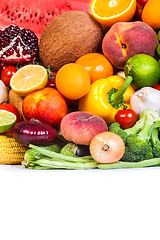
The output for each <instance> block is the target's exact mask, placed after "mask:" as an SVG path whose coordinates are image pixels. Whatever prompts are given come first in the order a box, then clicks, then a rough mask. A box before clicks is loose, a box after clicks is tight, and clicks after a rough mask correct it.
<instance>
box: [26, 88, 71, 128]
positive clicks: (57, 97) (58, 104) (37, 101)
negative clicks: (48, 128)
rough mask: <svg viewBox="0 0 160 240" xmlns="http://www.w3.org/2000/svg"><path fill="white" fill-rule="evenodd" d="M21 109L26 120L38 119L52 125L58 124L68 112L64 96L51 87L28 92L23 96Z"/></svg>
mask: <svg viewBox="0 0 160 240" xmlns="http://www.w3.org/2000/svg"><path fill="white" fill-rule="evenodd" d="M22 109H23V114H24V116H25V118H26V119H27V120H30V119H32V118H34V119H38V120H39V121H41V122H44V123H47V124H50V125H52V126H54V127H57V126H59V124H60V122H61V120H62V118H63V117H64V116H65V115H66V114H67V112H68V108H67V103H66V101H65V99H64V97H63V96H62V95H61V94H60V93H59V92H58V91H57V90H56V89H54V88H51V87H46V88H43V89H41V90H37V91H34V92H32V93H29V94H28V95H27V96H26V97H25V98H24V101H23V105H22Z"/></svg>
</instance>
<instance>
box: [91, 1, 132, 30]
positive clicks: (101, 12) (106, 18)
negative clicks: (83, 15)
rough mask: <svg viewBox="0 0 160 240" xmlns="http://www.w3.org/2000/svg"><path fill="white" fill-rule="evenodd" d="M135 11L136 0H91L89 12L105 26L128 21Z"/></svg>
mask: <svg viewBox="0 0 160 240" xmlns="http://www.w3.org/2000/svg"><path fill="white" fill-rule="evenodd" d="M135 11H136V0H93V1H92V3H91V14H92V15H93V17H94V18H95V19H96V20H97V22H99V23H100V24H102V25H104V26H106V27H111V26H112V25H113V24H114V23H117V22H127V21H130V20H131V19H132V17H133V16H134V14H135Z"/></svg>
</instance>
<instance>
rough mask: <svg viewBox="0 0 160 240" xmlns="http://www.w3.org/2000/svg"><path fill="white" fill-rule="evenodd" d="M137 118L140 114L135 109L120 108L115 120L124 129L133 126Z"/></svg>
mask: <svg viewBox="0 0 160 240" xmlns="http://www.w3.org/2000/svg"><path fill="white" fill-rule="evenodd" d="M137 119H138V115H137V113H136V112H135V111H134V110H133V109H123V110H119V111H117V112H116V114H115V121H116V122H118V123H119V124H120V127H121V128H122V129H127V128H131V127H133V126H134V124H135V123H136V121H137Z"/></svg>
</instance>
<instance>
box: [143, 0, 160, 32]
mask: <svg viewBox="0 0 160 240" xmlns="http://www.w3.org/2000/svg"><path fill="white" fill-rule="evenodd" d="M142 21H143V22H145V23H147V24H148V25H149V26H151V27H152V28H154V29H159V28H160V0H149V1H148V2H147V3H146V5H145V6H144V8H143V11H142Z"/></svg>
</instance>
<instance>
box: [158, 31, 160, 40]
mask: <svg viewBox="0 0 160 240" xmlns="http://www.w3.org/2000/svg"><path fill="white" fill-rule="evenodd" d="M158 40H159V41H160V31H159V32H158Z"/></svg>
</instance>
